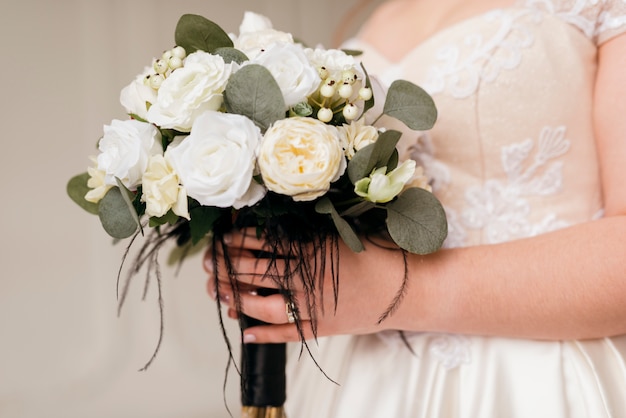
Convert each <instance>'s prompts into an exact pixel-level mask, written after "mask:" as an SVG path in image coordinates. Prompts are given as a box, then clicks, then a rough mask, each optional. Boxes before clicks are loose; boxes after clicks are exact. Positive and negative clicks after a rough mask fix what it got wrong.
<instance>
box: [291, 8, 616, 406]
mask: <svg viewBox="0 0 626 418" xmlns="http://www.w3.org/2000/svg"><path fill="white" fill-rule="evenodd" d="M623 32H626V0H526V1H522V2H518V4H517V5H515V6H513V7H509V8H503V9H497V10H492V11H489V12H488V13H484V14H481V15H478V16H475V17H472V18H470V19H467V20H464V21H462V22H460V23H458V24H455V25H454V26H452V27H449V28H447V29H445V30H442V31H440V32H439V33H437V34H435V35H434V36H432V37H430V38H429V39H427V40H426V41H425V42H423V43H421V44H420V45H418V46H417V47H416V48H414V49H413V50H412V51H411V52H410V53H408V54H407V55H406V56H405V57H404V58H403V59H402V60H400V61H398V62H390V61H389V60H388V59H386V58H385V56H384V54H382V53H380V52H378V51H376V50H374V49H373V48H372V47H371V46H369V45H367V44H365V43H364V42H362V41H360V40H359V39H354V40H352V41H351V42H350V43H349V45H348V47H350V48H353V49H360V50H362V51H364V56H363V57H364V61H365V64H366V68H367V69H368V71H369V73H371V74H377V75H378V76H380V77H382V79H383V80H384V81H386V82H391V81H392V80H394V79H397V78H404V79H408V80H411V81H413V82H415V83H417V84H419V85H420V86H422V87H424V88H425V89H426V90H427V91H428V92H429V93H430V94H431V95H432V96H433V98H434V99H435V102H436V104H437V107H438V110H439V120H438V122H437V123H436V125H435V127H434V129H433V130H432V131H430V132H428V134H426V135H423V136H421V137H420V138H418V137H417V134H415V135H414V136H413V137H411V136H410V135H404V137H403V141H404V144H405V145H406V150H405V152H406V153H408V155H411V156H413V157H414V158H416V159H417V160H419V162H420V163H421V164H423V165H424V166H425V168H426V171H427V174H428V175H429V176H431V177H432V178H433V179H434V184H433V189H434V193H435V194H436V195H437V196H438V197H439V198H440V200H441V201H442V203H443V204H444V206H445V207H446V211H447V214H448V219H449V226H450V228H449V230H450V233H449V237H448V239H447V242H446V245H447V246H449V247H458V246H468V245H475V244H483V243H497V242H502V241H507V240H513V239H517V238H521V237H528V236H533V235H537V234H541V233H544V232H547V231H551V230H554V229H557V228H563V227H567V226H568V225H572V224H575V223H580V222H585V221H589V220H592V219H596V218H598V217H601V216H602V196H601V190H600V179H599V174H598V164H597V158H596V149H595V144H594V135H593V128H592V119H591V104H592V94H593V86H594V78H595V72H596V58H597V57H596V54H597V48H598V46H599V45H600V44H602V43H603V42H606V41H608V40H609V39H611V38H612V37H614V36H618V35H620V34H622V33H623ZM624 71H626V68H625V69H624ZM625 100H626V98H625ZM625 116H626V115H625ZM404 303H410V302H409V301H405V302H404ZM407 337H408V341H409V343H410V345H411V347H412V349H413V351H414V352H415V355H413V354H411V352H410V351H409V350H408V349H407V348H406V347H405V346H404V344H403V343H402V341H401V340H400V338H399V337H398V334H397V333H394V332H388V333H383V334H378V335H369V336H359V337H353V336H346V337H332V338H325V339H322V340H320V342H319V347H314V348H315V351H314V356H315V359H316V360H317V362H318V363H319V364H320V366H321V367H322V368H323V369H324V371H325V372H326V373H328V375H329V376H330V377H332V378H333V379H335V380H336V381H337V383H338V385H335V384H334V383H332V382H330V381H329V380H327V379H326V378H325V377H324V376H323V375H322V374H321V373H320V372H319V370H318V369H317V367H316V366H315V365H314V364H313V362H312V361H311V360H310V358H309V357H308V355H307V354H306V353H305V354H304V355H303V356H302V357H301V358H298V356H297V354H298V352H297V350H298V349H299V347H294V348H295V351H294V352H293V353H291V354H292V355H291V356H290V360H289V365H288V394H287V405H286V409H287V413H288V416H289V417H290V418H308V417H311V418H313V417H315V418H333V417H341V418H369V417H372V418H374V417H376V418H387V417H390V418H403V417H424V418H435V417H453V418H483V417H498V418H515V417H523V418H564V417H568V418H570V417H571V418H582V417H585V418H602V417H613V418H622V417H626V336H621V337H616V338H604V339H598V340H587V341H534V340H522V339H506V338H491V337H481V336H469V335H442V334H432V333H415V334H408V335H407ZM311 346H315V344H314V343H312V344H311Z"/></svg>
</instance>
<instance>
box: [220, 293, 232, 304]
mask: <svg viewBox="0 0 626 418" xmlns="http://www.w3.org/2000/svg"><path fill="white" fill-rule="evenodd" d="M220 301H221V302H223V303H228V302H230V295H229V294H226V293H220Z"/></svg>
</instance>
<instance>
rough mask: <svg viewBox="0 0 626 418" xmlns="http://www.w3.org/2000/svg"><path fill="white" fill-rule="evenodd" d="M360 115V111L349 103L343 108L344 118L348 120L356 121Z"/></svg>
mask: <svg viewBox="0 0 626 418" xmlns="http://www.w3.org/2000/svg"><path fill="white" fill-rule="evenodd" d="M358 114H359V109H358V108H357V107H356V106H355V105H354V104H352V103H348V104H347V105H345V106H344V108H343V117H344V118H346V120H352V119H355V118H356V117H357V116H358Z"/></svg>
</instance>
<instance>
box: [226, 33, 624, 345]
mask: <svg viewBox="0 0 626 418" xmlns="http://www.w3.org/2000/svg"><path fill="white" fill-rule="evenodd" d="M624 68H626V35H622V36H620V37H617V38H614V39H613V40H610V41H608V42H607V43H605V44H604V45H603V46H602V47H601V48H600V52H599V71H598V77H597V85H596V93H595V99H594V100H595V107H594V122H595V129H596V136H597V140H598V143H597V147H598V155H599V158H600V166H601V168H602V173H601V174H602V182H603V192H604V197H605V208H606V217H605V218H604V219H601V220H598V221H594V222H588V223H584V224H580V225H576V226H572V227H569V228H566V229H563V230H559V231H555V232H551V233H548V234H544V235H540V236H537V237H533V238H527V239H522V240H517V241H512V242H508V243H503V244H497V245H481V246H476V247H468V248H458V249H448V250H442V251H439V252H437V253H435V254H431V255H428V256H413V255H411V256H409V259H408V263H409V277H410V283H409V287H408V291H407V294H406V295H405V298H404V300H403V302H402V303H401V305H400V307H399V309H398V311H397V312H396V313H395V314H394V315H393V316H391V317H390V318H388V319H387V320H386V321H384V322H383V323H382V324H380V325H379V324H377V319H378V317H379V315H380V314H381V313H382V312H384V311H385V309H386V308H387V305H388V304H389V302H390V301H391V300H392V298H393V296H394V294H395V292H396V291H397V289H398V288H399V286H400V282H401V279H402V277H403V274H404V264H403V262H402V256H401V254H400V253H399V252H398V251H388V250H384V249H381V248H380V247H377V246H374V245H371V244H370V245H367V249H366V251H364V252H362V253H359V254H354V253H352V252H351V251H350V250H349V249H347V248H344V247H342V250H341V259H340V277H341V279H340V288H339V305H338V308H337V311H336V313H335V311H334V310H333V309H332V306H331V303H330V301H328V300H329V299H332V298H330V297H328V296H327V297H326V300H327V302H326V303H325V305H326V306H325V314H324V315H320V317H319V318H318V335H320V336H323V335H334V334H359V333H370V332H375V331H378V330H382V329H402V330H411V331H442V332H455V333H468V334H482V335H500V336H511V337H524V338H540V339H584V338H594V337H602V336H611V335H617V334H624V333H626V185H624V180H623V179H624V172H625V171H626V72H625V71H624ZM242 240H244V241H245V242H244V245H245V247H248V248H258V247H260V246H262V245H263V243H262V242H261V241H257V240H256V239H253V238H245V237H244V236H243V235H239V234H236V235H234V236H233V242H232V244H231V245H232V247H231V248H232V249H233V250H235V249H236V248H241V247H239V246H240V245H241V243H242ZM235 261H236V263H237V264H238V266H239V270H240V271H241V272H249V273H255V274H262V273H263V272H264V271H265V268H266V265H265V264H264V263H263V262H262V261H261V262H259V260H257V259H255V258H253V257H251V256H248V253H247V252H246V251H244V252H242V253H241V254H240V256H239V257H237V258H236V260H235ZM253 277H254V276H253V275H246V274H242V275H241V276H240V277H239V278H240V280H242V281H247V282H255V279H254V278H253ZM220 279H223V278H222V277H220ZM257 280H258V279H257ZM255 284H258V283H255ZM325 292H327V293H326V294H327V295H331V294H332V293H331V290H330V285H327V286H326V290H325ZM243 311H244V312H245V313H246V314H247V315H250V316H253V317H257V318H259V319H262V320H264V321H266V322H270V323H274V324H276V325H270V326H265V327H256V328H250V329H248V330H247V331H246V335H248V338H249V340H250V341H255V342H279V341H297V340H298V339H299V335H298V333H297V331H296V328H295V325H292V324H287V323H286V322H287V321H286V314H285V303H284V301H283V299H282V297H280V296H274V297H269V298H262V297H259V296H255V295H250V294H246V295H244V298H243ZM303 319H305V320H306V319H307V318H303ZM307 329H308V328H307ZM251 336H253V337H251ZM306 336H307V337H310V336H311V335H310V332H308V333H307V335H306Z"/></svg>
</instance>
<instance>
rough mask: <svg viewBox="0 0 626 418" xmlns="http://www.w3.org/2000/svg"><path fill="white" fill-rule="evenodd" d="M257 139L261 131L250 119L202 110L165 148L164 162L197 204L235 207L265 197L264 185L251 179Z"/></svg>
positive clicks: (253, 172) (249, 203)
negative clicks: (181, 135)
mask: <svg viewBox="0 0 626 418" xmlns="http://www.w3.org/2000/svg"><path fill="white" fill-rule="evenodd" d="M260 140H261V131H260V130H259V128H258V127H257V126H256V125H255V124H254V123H253V122H252V121H251V120H250V119H248V118H246V117H244V116H241V115H236V114H230V113H221V112H205V113H203V114H202V115H200V116H198V118H197V119H196V121H195V123H194V124H193V127H192V129H191V134H190V135H189V136H188V137H185V138H184V139H180V138H179V139H177V140H176V141H174V143H172V144H171V145H170V146H169V147H168V149H167V152H168V162H169V163H170V164H171V165H172V168H173V169H174V171H175V172H176V173H178V176H179V178H180V181H181V184H182V185H183V187H184V188H185V189H186V190H187V194H188V195H189V196H190V197H192V198H194V199H196V200H197V201H198V202H199V203H200V204H202V205H205V206H217V207H222V208H226V207H230V206H234V207H235V208H236V209H239V208H241V207H243V206H251V205H253V204H255V203H256V202H258V201H259V200H261V199H262V198H263V196H265V192H266V190H265V188H264V187H263V186H261V185H260V184H258V183H257V182H256V181H255V180H254V179H253V175H254V174H255V160H256V155H255V151H256V149H257V148H258V145H259V141H260Z"/></svg>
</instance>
